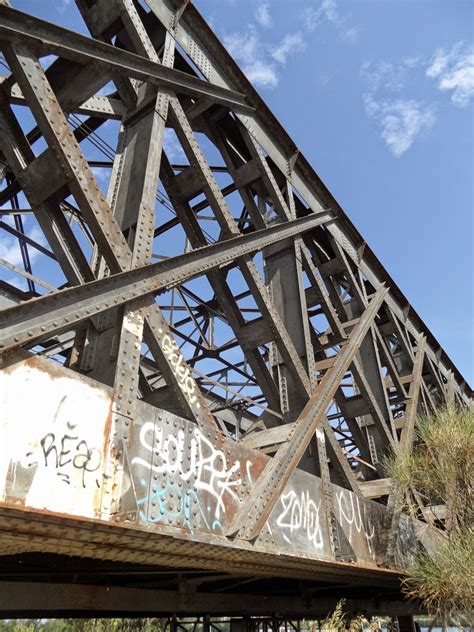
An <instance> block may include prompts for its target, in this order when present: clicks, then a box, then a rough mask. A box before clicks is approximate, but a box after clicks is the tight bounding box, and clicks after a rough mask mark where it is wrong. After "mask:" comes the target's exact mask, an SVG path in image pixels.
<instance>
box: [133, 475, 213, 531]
mask: <svg viewBox="0 0 474 632" xmlns="http://www.w3.org/2000/svg"><path fill="white" fill-rule="evenodd" d="M140 485H141V486H142V487H143V488H145V489H146V488H147V481H145V480H144V479H141V480H140ZM137 504H138V506H139V507H140V519H141V520H143V521H144V522H156V523H158V522H163V523H164V522H170V523H172V524H174V525H179V526H183V527H188V528H189V529H190V530H191V531H193V530H194V529H196V528H197V527H199V526H201V525H204V526H205V527H206V528H207V529H208V530H209V531H222V525H221V523H220V521H219V520H216V519H212V517H211V515H210V514H211V513H212V509H211V507H209V506H208V507H207V513H208V515H207V516H206V513H205V512H204V511H203V510H202V507H201V503H200V500H199V498H198V495H197V493H196V492H195V491H194V489H184V490H183V489H181V488H180V487H179V486H178V485H176V483H168V484H166V485H165V486H164V487H163V488H162V489H158V488H157V487H156V486H155V487H152V490H151V493H149V494H147V495H146V496H144V497H143V498H140V499H139V500H138V502H137ZM147 507H150V510H149V513H148V514H147V511H146V510H147Z"/></svg>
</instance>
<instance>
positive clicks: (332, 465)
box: [0, 0, 473, 614]
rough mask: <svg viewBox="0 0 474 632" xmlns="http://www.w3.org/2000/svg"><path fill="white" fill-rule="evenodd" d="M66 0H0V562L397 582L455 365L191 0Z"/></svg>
mask: <svg viewBox="0 0 474 632" xmlns="http://www.w3.org/2000/svg"><path fill="white" fill-rule="evenodd" d="M11 5H13V6H11ZM76 7H77V9H78V11H79V13H80V16H81V18H82V19H83V21H84V23H85V25H86V26H87V28H88V30H89V32H90V36H85V35H80V34H78V33H73V32H71V31H68V30H66V29H64V28H62V27H61V26H57V25H52V24H49V23H48V22H45V21H44V20H40V19H38V18H36V17H35V16H30V15H27V14H25V13H22V12H21V11H18V10H16V9H15V6H14V2H13V3H12V2H10V1H9V0H0V51H1V53H2V55H3V58H4V60H5V61H4V66H5V68H6V69H7V74H6V75H5V76H4V77H1V78H0V215H2V216H3V215H4V216H5V218H4V220H3V219H2V220H1V221H0V231H2V235H4V238H5V239H6V240H7V241H8V244H9V246H11V247H9V248H8V249H7V251H8V252H13V251H14V247H15V246H16V245H18V248H19V252H20V255H21V262H20V263H19V260H18V259H15V260H14V261H13V260H7V258H5V260H3V259H1V260H0V266H2V267H1V270H2V271H3V270H5V271H6V272H5V274H3V273H2V276H0V582H2V581H9V580H13V581H18V582H20V583H21V582H22V581H24V582H28V580H29V579H31V577H36V576H37V575H36V574H38V573H39V576H40V577H41V578H43V579H44V577H46V580H45V581H49V582H54V581H57V582H58V585H59V584H60V583H61V581H62V579H61V578H63V575H62V574H61V571H60V570H58V568H60V567H61V565H62V564H65V565H66V566H67V565H68V564H69V565H77V566H78V567H81V565H84V567H83V569H82V571H81V572H82V575H81V573H80V572H79V571H77V573H79V574H77V573H76V575H74V573H72V571H70V572H69V571H68V573H69V574H68V573H66V575H67V578H68V581H70V582H71V583H72V582H76V580H78V581H79V582H82V583H87V581H88V580H89V578H90V577H91V576H90V575H88V573H92V574H93V575H94V573H95V575H94V577H98V578H99V579H100V581H101V582H102V583H103V584H104V585H105V584H107V583H108V582H113V581H115V580H114V579H113V578H114V577H115V575H114V573H116V572H117V573H120V572H122V571H123V572H126V573H127V578H128V579H127V580H125V579H124V582H126V581H132V580H133V581H135V580H136V579H137V577H141V576H140V572H143V573H150V574H151V576H153V577H154V579H153V581H157V580H156V577H157V576H158V575H159V574H160V573H163V574H165V575H166V577H167V578H168V579H167V580H166V581H169V582H171V583H172V584H173V585H174V586H175V587H176V588H177V590H178V591H184V592H186V591H185V588H183V586H188V584H186V582H185V581H184V580H182V576H183V574H187V573H188V574H189V575H190V579H189V581H190V582H191V583H192V582H195V583H194V584H192V588H189V586H188V588H189V591H188V592H189V594H191V593H193V591H196V590H197V591H199V586H200V585H201V583H200V582H203V581H204V580H203V579H202V575H201V574H202V573H209V574H210V577H211V578H212V579H210V580H209V583H208V584H206V590H209V594H210V593H212V592H213V591H214V594H216V595H217V594H218V593H219V594H220V592H221V591H224V592H225V591H228V590H229V591H231V592H230V593H229V594H234V593H232V590H233V583H232V582H233V581H234V580H235V581H236V580H237V578H245V579H242V581H243V582H247V581H248V582H257V580H258V581H259V582H260V584H255V583H254V584H252V586H253V590H255V591H257V592H258V590H260V593H259V594H260V595H262V596H265V595H266V594H269V593H270V592H272V591H273V590H277V591H278V590H279V591H281V594H286V595H287V596H288V595H289V592H288V591H290V590H295V591H296V592H299V593H301V595H300V597H301V599H303V601H304V600H305V599H306V598H307V595H312V594H313V592H317V591H318V590H322V591H325V590H327V589H330V588H331V586H332V587H334V586H336V587H337V590H339V591H341V590H343V588H344V589H349V588H353V587H359V588H360V590H366V591H368V592H370V591H371V590H374V586H380V587H382V588H384V589H385V588H386V590H387V591H389V590H391V589H394V590H395V591H397V590H398V589H399V578H400V575H401V574H403V572H404V569H406V567H407V564H408V563H409V562H410V560H411V559H412V557H413V555H414V552H415V550H416V548H417V547H423V548H424V549H425V550H426V551H428V552H429V553H431V552H433V550H434V548H435V547H436V542H437V541H438V538H439V537H440V534H439V528H442V522H443V507H439V508H438V509H439V512H438V514H437V515H438V516H439V519H438V520H437V522H436V523H429V522H427V521H426V515H427V514H429V513H430V512H429V511H427V507H425V506H424V505H423V503H424V502H425V501H422V500H421V499H420V498H419V497H417V502H418V504H419V511H418V513H417V514H416V515H413V516H406V515H404V514H401V513H399V512H398V511H394V508H395V507H396V502H395V501H396V498H395V495H396V492H395V490H394V488H393V485H392V484H391V481H390V479H389V478H388V477H387V472H386V468H385V459H386V457H387V456H388V455H390V454H391V453H392V452H393V451H397V450H400V449H402V448H403V449H408V448H410V446H411V444H412V442H413V440H414V437H415V434H416V419H417V416H418V415H419V414H420V413H423V412H427V411H436V410H437V409H438V408H440V407H443V406H453V405H456V406H469V405H471V404H472V399H473V398H472V390H471V388H470V387H469V385H468V384H467V383H466V382H465V380H464V378H463V377H462V375H461V374H460V373H459V371H458V370H457V369H456V367H455V366H454V364H453V362H452V361H451V360H450V358H449V357H448V356H447V355H446V353H445V352H444V351H443V349H442V348H441V347H440V345H439V343H438V342H437V341H436V338H435V337H434V335H433V334H432V333H431V332H430V331H429V330H428V329H427V327H426V325H425V324H424V323H423V321H422V320H421V318H420V317H419V316H418V314H417V313H416V312H415V311H414V310H413V308H412V307H411V305H410V304H409V303H408V301H407V299H406V298H405V297H404V295H403V294H402V292H401V291H400V289H399V288H398V287H397V286H396V285H395V283H394V282H393V280H392V279H391V277H390V276H389V275H388V273H387V272H386V271H385V269H384V268H383V266H382V264H381V263H380V262H379V261H378V259H377V258H376V257H375V255H374V254H373V253H372V251H371V250H370V248H369V246H368V245H367V244H366V243H365V241H364V239H363V238H362V237H361V235H360V234H359V233H358V231H357V230H356V228H355V227H354V225H353V224H352V223H351V222H350V220H349V219H348V217H347V216H346V214H345V213H344V211H343V210H342V209H341V208H340V206H339V205H338V204H337V202H336V200H335V199H334V198H333V197H332V195H331V194H330V193H329V192H328V190H327V189H326V187H325V186H324V184H323V183H322V182H321V180H320V179H319V177H318V176H317V174H316V173H315V172H314V171H313V169H312V168H311V166H310V165H309V164H308V163H307V161H306V159H305V158H304V156H303V155H302V154H301V153H300V152H299V150H298V148H297V147H296V145H294V143H293V141H292V140H291V139H290V137H289V136H288V134H287V133H286V132H285V130H283V128H282V127H281V126H280V124H279V123H278V121H277V120H276V119H275V117H274V116H273V115H272V113H271V112H270V110H269V109H268V107H267V106H266V105H265V104H264V103H263V101H262V100H261V99H260V97H259V96H258V94H257V93H256V92H255V90H254V88H253V87H252V86H251V85H250V83H249V82H248V80H247V79H246V78H245V76H244V75H243V73H242V71H241V70H240V69H239V68H238V66H237V65H236V64H235V62H234V60H233V59H232V58H231V57H230V55H229V54H228V53H227V51H226V50H225V48H224V47H223V46H222V44H221V43H220V42H219V40H218V38H217V37H216V35H215V34H214V33H213V32H212V31H211V30H210V28H209V27H208V25H207V24H206V23H205V21H204V20H203V18H202V17H201V16H200V14H199V13H198V11H197V10H196V8H195V7H194V6H193V5H192V3H190V2H182V1H181V0H143V1H140V2H138V1H135V0H114V2H113V3H109V2H107V1H106V0H76ZM3 58H2V59H3ZM31 121H33V126H32V123H31ZM12 274H14V275H17V277H18V278H20V279H21V282H22V283H24V286H23V289H21V288H20V287H19V285H18V283H13V281H12V278H11V275H12ZM58 560H59V561H58ZM68 560H69V561H68ZM71 560H72V561H71ZM137 565H139V568H138V566H137ZM145 567H146V569H145ZM2 568H5V569H6V570H5V571H4V572H3V571H2ZM68 568H70V566H68ZM81 568H82V567H81ZM137 568H138V570H137ZM124 569H126V570H124ZM144 569H145V570H144ZM35 573H36V574H35ZM155 576H156V577H155ZM78 578H79V579H78ZM170 578H171V579H170ZM265 578H272V582H273V583H272V584H266V583H265ZM278 578H285V579H286V578H288V579H291V580H292V582H288V584H285V587H282V585H281V584H278ZM91 581H92V580H91ZM117 581H118V582H119V580H117ZM137 581H138V580H137ZM150 582H152V580H150ZM173 582H174V583H173ZM212 582H215V583H214V584H213V583H212ZM299 582H308V583H309V584H305V586H304V587H303V586H302V585H301V586H300V584H299ZM165 584H166V582H165ZM115 585H120V584H119V583H116V584H115ZM150 585H151V584H146V586H150ZM190 585H191V584H190ZM237 585H239V586H240V584H239V583H237ZM25 586H26V583H25ZM146 586H144V587H146ZM166 586H168V584H166ZM259 586H260V588H259ZM295 586H297V589H296V588H295ZM160 587H161V586H160V585H156V584H153V588H154V589H157V588H160ZM37 588H38V593H37V597H38V595H39V594H40V592H39V591H40V586H39V585H38V587H37ZM300 589H301V590H300ZM25 590H26V589H25ZM98 590H99V589H98ZM186 590H188V589H187V588H186ZM334 590H336V589H334ZM285 591H287V593H285ZM86 592H87V591H86ZM92 592H93V591H92ZM99 593H100V591H99V592H98V594H99ZM78 594H79V593H78ZM100 594H102V593H100ZM196 594H198V592H197V593H196ZM336 594H340V593H336V592H335V593H334V594H332V596H331V598H333V597H335V596H336ZM377 594H378V593H377ZM13 597H14V598H15V599H17V598H18V594H17V593H16V592H15V591H12V598H13ZM309 598H310V597H308V599H309ZM256 599H257V601H258V596H257V597H256ZM106 601H107V600H105V601H104V603H105V602H106ZM250 602H252V603H254V602H253V601H252V600H250V599H249V603H250ZM226 603H230V602H226ZM301 603H302V602H301ZM170 607H171V606H170ZM229 607H230V606H229ZM2 608H3V610H2ZM252 608H254V606H252ZM254 609H255V608H254ZM3 611H6V610H5V607H4V605H2V603H1V601H0V614H1V612H3ZM254 614H255V612H254ZM257 614H258V613H257Z"/></svg>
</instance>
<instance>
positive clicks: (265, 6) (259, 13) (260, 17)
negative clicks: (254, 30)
mask: <svg viewBox="0 0 474 632" xmlns="http://www.w3.org/2000/svg"><path fill="white" fill-rule="evenodd" d="M255 19H256V20H257V22H258V23H259V24H260V26H263V27H264V28H270V27H271V26H272V24H273V20H272V16H271V14H270V4H269V3H268V2H262V3H261V4H259V5H258V6H257V10H256V11H255Z"/></svg>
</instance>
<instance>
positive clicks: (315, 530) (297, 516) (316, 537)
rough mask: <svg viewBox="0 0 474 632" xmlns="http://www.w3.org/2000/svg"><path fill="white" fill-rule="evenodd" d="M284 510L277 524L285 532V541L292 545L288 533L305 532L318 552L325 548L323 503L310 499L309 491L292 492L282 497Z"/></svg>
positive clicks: (281, 502) (281, 501)
mask: <svg viewBox="0 0 474 632" xmlns="http://www.w3.org/2000/svg"><path fill="white" fill-rule="evenodd" d="M280 504H281V505H282V506H283V510H282V511H281V513H280V514H279V515H278V518H277V521H276V524H277V526H278V527H280V528H281V529H282V530H283V539H284V540H285V541H287V543H288V544H291V540H290V538H289V537H288V535H287V533H290V534H292V533H293V532H295V531H297V532H303V533H304V534H305V535H306V538H307V540H308V542H309V543H310V544H312V545H313V547H314V548H315V549H316V550H322V549H323V548H324V538H323V532H322V530H321V522H320V518H319V510H320V507H321V501H320V500H318V501H317V502H316V501H314V500H313V499H312V498H310V495H309V492H308V490H306V491H305V492H301V493H300V494H297V493H296V492H295V491H294V490H290V491H289V492H288V493H287V494H284V495H282V496H281V497H280Z"/></svg>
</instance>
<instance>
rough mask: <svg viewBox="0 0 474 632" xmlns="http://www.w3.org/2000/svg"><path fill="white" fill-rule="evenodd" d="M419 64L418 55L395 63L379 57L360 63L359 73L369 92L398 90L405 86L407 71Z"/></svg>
mask: <svg viewBox="0 0 474 632" xmlns="http://www.w3.org/2000/svg"><path fill="white" fill-rule="evenodd" d="M420 64H421V59H420V58H419V57H407V58H405V59H402V60H401V61H400V62H399V63H396V64H395V63H391V62H388V61H385V60H383V59H380V60H378V61H375V62H370V61H368V62H365V63H364V64H362V68H361V71H360V74H361V77H362V78H363V79H364V80H365V81H366V82H367V85H368V88H369V90H370V91H371V92H377V91H378V90H381V89H383V90H388V91H390V92H399V91H401V90H402V88H403V87H404V86H405V82H406V79H407V77H408V74H409V72H410V71H411V70H413V69H414V68H416V67H417V66H419V65H420Z"/></svg>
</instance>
